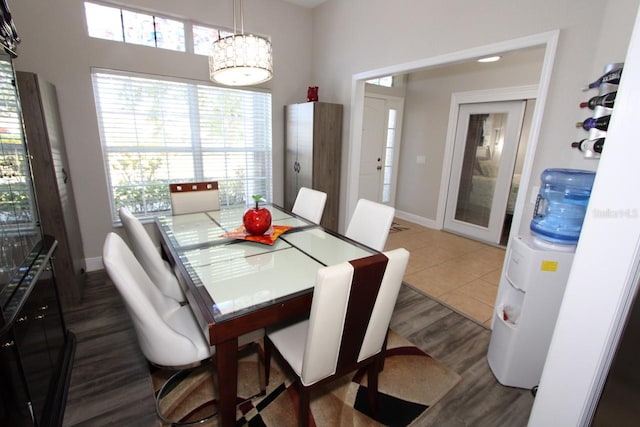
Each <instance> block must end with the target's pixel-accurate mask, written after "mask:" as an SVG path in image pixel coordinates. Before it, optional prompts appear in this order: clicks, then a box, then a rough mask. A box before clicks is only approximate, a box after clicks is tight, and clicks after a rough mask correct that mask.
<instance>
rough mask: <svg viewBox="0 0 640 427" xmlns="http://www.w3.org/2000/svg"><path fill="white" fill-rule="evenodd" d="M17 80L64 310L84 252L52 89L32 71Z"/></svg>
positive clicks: (75, 292) (76, 292) (76, 294)
mask: <svg viewBox="0 0 640 427" xmlns="http://www.w3.org/2000/svg"><path fill="white" fill-rule="evenodd" d="M16 80H17V86H18V93H19V97H20V105H21V108H22V116H23V117H22V119H23V122H24V129H25V140H26V144H27V151H28V153H29V158H30V161H31V173H32V175H33V184H34V188H35V193H36V202H37V206H38V213H39V217H40V224H41V227H42V232H43V234H48V235H50V236H53V237H54V238H55V239H56V240H57V241H58V249H57V250H56V256H55V257H54V259H53V265H54V269H55V272H56V279H57V280H56V283H57V285H58V288H59V289H58V290H59V293H60V299H61V301H62V306H63V307H64V308H65V311H66V309H67V308H68V307H71V306H73V305H74V304H77V303H78V302H80V299H81V297H82V291H83V288H84V280H85V277H84V250H83V247H82V238H81V236H80V225H79V223H78V214H77V210H76V203H75V199H74V196H73V187H72V184H71V179H70V176H69V166H68V164H67V156H66V151H65V145H64V136H63V134H62V124H61V122H60V114H59V111H58V100H57V96H56V89H55V87H54V86H53V85H52V84H51V83H49V82H47V81H45V80H43V79H42V78H41V77H39V76H38V75H37V74H33V73H28V72H23V71H18V72H16Z"/></svg>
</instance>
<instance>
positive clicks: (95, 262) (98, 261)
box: [84, 257, 104, 272]
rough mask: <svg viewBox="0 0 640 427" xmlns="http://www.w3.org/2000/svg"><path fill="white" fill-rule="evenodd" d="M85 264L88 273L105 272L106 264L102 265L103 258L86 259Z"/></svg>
mask: <svg viewBox="0 0 640 427" xmlns="http://www.w3.org/2000/svg"><path fill="white" fill-rule="evenodd" d="M84 264H85V265H86V266H87V271H88V272H90V271H98V270H104V264H103V263H102V257H95V258H85V260H84Z"/></svg>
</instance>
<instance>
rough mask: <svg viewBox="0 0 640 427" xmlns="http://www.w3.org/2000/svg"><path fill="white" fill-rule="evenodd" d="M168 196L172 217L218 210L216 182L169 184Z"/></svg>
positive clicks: (218, 200)
mask: <svg viewBox="0 0 640 427" xmlns="http://www.w3.org/2000/svg"><path fill="white" fill-rule="evenodd" d="M169 194H170V195H171V211H172V212H173V214H174V215H181V214H187V213H195V212H208V211H217V210H220V194H219V191H218V183H217V182H216V181H209V182H188V183H177V184H169Z"/></svg>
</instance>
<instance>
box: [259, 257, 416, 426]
mask: <svg viewBox="0 0 640 427" xmlns="http://www.w3.org/2000/svg"><path fill="white" fill-rule="evenodd" d="M408 261H409V252H408V251H407V250H406V249H404V248H399V249H395V250H393V251H389V252H385V253H382V254H376V255H372V256H369V257H366V258H360V259H356V260H352V261H349V262H344V263H341V264H337V265H333V266H329V267H324V268H321V269H320V270H318V273H317V277H316V283H315V286H314V290H313V300H312V302H311V313H310V315H309V318H308V319H307V320H303V321H300V322H297V323H294V324H291V325H287V326H284V327H281V328H279V329H274V330H270V331H267V334H266V336H265V381H266V383H267V385H268V384H269V374H270V362H271V353H272V350H274V349H275V350H276V353H277V354H278V355H279V356H280V358H281V359H282V360H284V361H285V362H286V365H288V369H289V370H290V371H293V373H294V374H295V376H296V377H297V378H296V380H295V384H296V387H297V390H298V404H299V407H298V417H299V418H298V425H303V426H306V425H308V424H309V416H310V414H309V401H310V393H311V390H312V389H313V388H315V387H317V386H320V385H322V384H325V383H327V382H330V381H333V380H335V379H337V378H339V377H341V376H343V375H346V374H347V373H349V372H352V371H354V370H356V369H360V368H365V367H366V368H367V374H368V379H367V386H368V403H369V406H370V410H371V411H372V413H374V414H375V411H376V406H377V402H376V401H377V393H378V389H377V385H378V372H379V371H380V369H381V367H382V363H383V360H384V350H385V349H384V346H385V340H386V337H387V332H388V329H389V322H390V321H391V315H392V313H393V308H394V306H395V303H396V299H397V297H398V292H399V291H400V286H401V284H402V277H403V276H404V272H405V270H406V268H407V263H408Z"/></svg>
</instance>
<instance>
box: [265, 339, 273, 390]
mask: <svg viewBox="0 0 640 427" xmlns="http://www.w3.org/2000/svg"><path fill="white" fill-rule="evenodd" d="M272 347H273V344H272V343H271V340H270V339H269V337H267V336H266V335H265V336H264V386H265V389H266V387H267V386H268V385H269V375H270V374H271V349H272Z"/></svg>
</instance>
